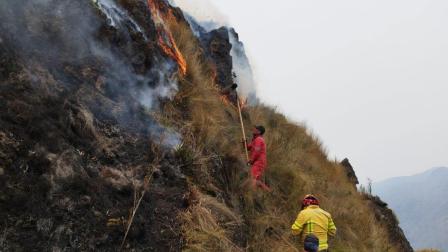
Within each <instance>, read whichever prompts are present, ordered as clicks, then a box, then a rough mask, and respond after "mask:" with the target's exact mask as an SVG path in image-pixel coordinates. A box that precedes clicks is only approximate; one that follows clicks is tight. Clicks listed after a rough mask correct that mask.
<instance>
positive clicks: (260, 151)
mask: <svg viewBox="0 0 448 252" xmlns="http://www.w3.org/2000/svg"><path fill="white" fill-rule="evenodd" d="M247 150H248V151H250V162H251V164H252V166H257V167H259V168H261V169H264V168H266V165H267V161H266V144H265V142H264V139H263V137H262V136H256V137H254V139H252V142H251V143H250V144H248V145H247Z"/></svg>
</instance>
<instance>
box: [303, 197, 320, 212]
mask: <svg viewBox="0 0 448 252" xmlns="http://www.w3.org/2000/svg"><path fill="white" fill-rule="evenodd" d="M310 205H316V206H318V205H319V199H317V197H316V196H314V195H312V194H307V195H306V196H305V197H304V198H303V200H302V209H304V208H306V207H307V206H310Z"/></svg>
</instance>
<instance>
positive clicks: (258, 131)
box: [252, 125, 266, 136]
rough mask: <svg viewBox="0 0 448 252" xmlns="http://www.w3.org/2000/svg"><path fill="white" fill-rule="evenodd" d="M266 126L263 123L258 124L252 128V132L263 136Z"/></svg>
mask: <svg viewBox="0 0 448 252" xmlns="http://www.w3.org/2000/svg"><path fill="white" fill-rule="evenodd" d="M265 131H266V130H265V128H264V127H263V126H261V125H256V126H254V128H253V129H252V134H253V135H254V136H262V135H263V134H264V132H265Z"/></svg>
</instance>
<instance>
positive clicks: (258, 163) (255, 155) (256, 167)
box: [247, 126, 271, 191]
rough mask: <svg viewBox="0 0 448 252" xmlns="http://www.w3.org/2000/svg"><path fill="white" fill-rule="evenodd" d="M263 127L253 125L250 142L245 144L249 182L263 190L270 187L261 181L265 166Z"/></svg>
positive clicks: (268, 189)
mask: <svg viewBox="0 0 448 252" xmlns="http://www.w3.org/2000/svg"><path fill="white" fill-rule="evenodd" d="M264 132H265V128H264V127H263V126H255V127H254V128H253V129H252V134H253V138H252V142H251V143H250V144H247V150H248V151H250V160H249V161H248V162H247V164H248V165H250V166H251V168H250V175H251V184H252V187H253V188H254V189H256V188H257V187H260V188H261V189H263V190H265V191H271V189H270V188H269V187H268V186H267V185H266V184H265V183H263V181H261V178H262V176H263V173H264V170H265V169H266V166H267V161H266V143H265V142H264V138H263V134H264Z"/></svg>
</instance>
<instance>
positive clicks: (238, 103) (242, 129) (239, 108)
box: [235, 90, 249, 162]
mask: <svg viewBox="0 0 448 252" xmlns="http://www.w3.org/2000/svg"><path fill="white" fill-rule="evenodd" d="M235 92H236V90H235ZM236 104H237V106H238V114H239V116H240V124H241V131H242V132H243V139H244V151H245V152H246V160H247V161H248V162H249V152H247V142H246V141H247V140H246V132H245V131H244V122H243V116H242V115H241V105H240V98H239V96H238V93H237V95H236Z"/></svg>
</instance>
